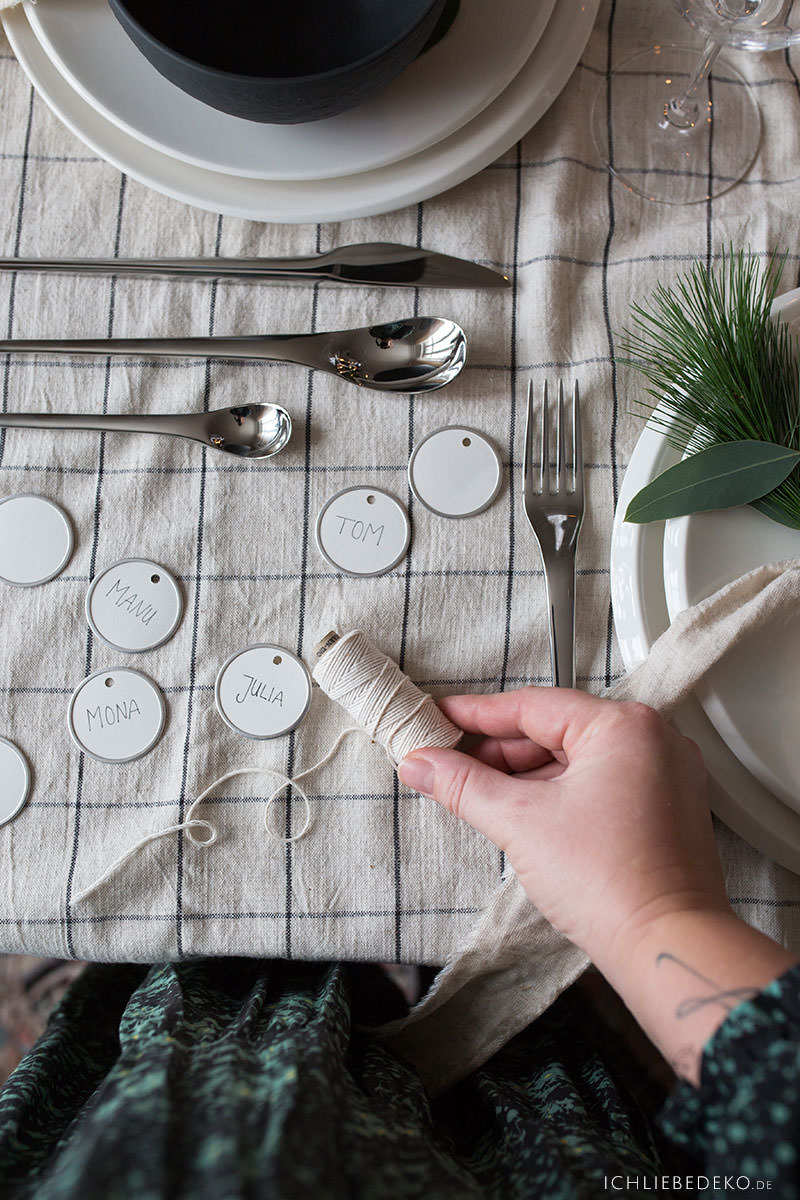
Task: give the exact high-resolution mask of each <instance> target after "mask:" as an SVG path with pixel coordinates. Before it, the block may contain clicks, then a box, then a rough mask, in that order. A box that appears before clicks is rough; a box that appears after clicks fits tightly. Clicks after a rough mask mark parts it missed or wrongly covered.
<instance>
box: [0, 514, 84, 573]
mask: <svg viewBox="0 0 800 1200" xmlns="http://www.w3.org/2000/svg"><path fill="white" fill-rule="evenodd" d="M73 545H74V539H73V535H72V525H71V524H70V521H69V518H68V517H67V514H66V513H65V512H64V510H63V509H62V508H59V506H58V505H57V504H55V503H54V502H53V501H52V500H47V499H45V497H44V496H32V495H29V494H28V493H23V494H21V495H19V496H6V498H5V499H4V500H0V579H2V580H3V581H4V582H5V583H12V584H14V585H15V586H16V587H35V586H36V585H37V584H39V583H47V581H48V580H49V579H54V578H55V576H56V575H58V574H59V572H60V571H63V570H64V567H65V566H66V565H67V563H68V562H69V559H70V555H71V554H72V548H73Z"/></svg>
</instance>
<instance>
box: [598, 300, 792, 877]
mask: <svg viewBox="0 0 800 1200" xmlns="http://www.w3.org/2000/svg"><path fill="white" fill-rule="evenodd" d="M773 314H775V315H778V314H779V315H780V316H781V318H782V319H783V320H786V321H789V322H791V323H792V324H794V323H796V322H797V323H799V324H800V289H798V290H797V291H795V292H792V293H787V294H786V295H785V296H782V297H780V299H779V300H777V301H776V302H775V305H774V306H773ZM679 457H680V455H679V454H678V452H677V451H676V450H674V449H672V447H671V446H669V445H668V443H667V441H666V439H665V437H664V435H663V433H662V432H661V431H660V430H659V429H657V428H656V427H655V426H654V425H653V424H651V423H648V424H647V425H646V426H645V429H644V432H643V433H642V436H641V437H640V438H639V441H638V442H637V444H636V447H635V449H634V452H633V454H632V456H631V460H630V463H629V465H628V469H627V471H626V473H625V478H624V480H623V484H622V488H621V490H620V496H619V501H618V504H617V511H616V514H615V517H614V528H613V533H612V542H611V599H612V604H613V610H614V628H615V631H616V634H617V640H618V643H619V647H620V653H621V655H622V660H623V662H624V664H625V667H626V668H627V669H628V670H631V669H632V668H633V667H634V666H636V664H637V663H639V662H641V661H642V660H643V659H644V658H646V656H647V654H648V651H649V649H650V647H651V646H652V644H653V642H654V641H655V640H656V638H657V637H658V636H659V634H661V633H663V631H664V630H665V629H666V628H667V626H668V625H669V623H670V613H669V610H668V608H667V600H666V595H665V578H664V562H665V549H664V524H663V523H661V522H655V523H653V524H651V525H632V524H626V522H625V521H624V520H623V514H624V512H625V510H626V508H627V506H628V504H629V503H630V501H631V500H632V499H633V497H634V496H635V495H636V493H637V492H638V491H639V490H640V489H641V488H643V487H644V486H645V484H647V483H649V482H650V480H651V479H654V478H655V476H656V475H659V474H660V473H661V472H662V471H664V470H666V468H667V467H670V466H672V465H673V464H674V463H676V462H677V461H678V459H679ZM719 515H721V514H719ZM756 515H758V514H756ZM768 524H771V523H769V522H768ZM699 528H700V527H699V525H698V529H699ZM777 528H779V527H777V526H776V529H777ZM773 536H777V537H780V535H773ZM765 550H766V553H765V554H764V555H762V556H760V557H759V558H758V561H755V562H753V561H751V562H749V563H747V565H745V566H743V567H742V570H747V569H749V568H750V567H751V566H757V565H758V563H759V562H766V561H770V559H772V558H774V557H778V558H781V557H790V556H791V554H789V555H787V554H784V553H781V554H778V555H772V554H771V553H770V552H769V550H767V549H766V547H765ZM675 553H676V552H675V551H672V550H670V551H668V553H667V559H668V561H670V562H672V561H673V559H674V555H675ZM741 573H742V571H741V570H739V569H738V568H737V567H736V566H733V567H732V568H731V569H730V571H729V573H728V575H727V576H726V578H733V577H735V576H736V575H737V574H741ZM719 582H720V583H722V582H724V580H723V579H720V580H719ZM666 586H667V587H668V589H669V590H671V591H672V590H673V589H674V588H675V587H676V585H675V584H674V582H673V581H670V582H669V584H667V585H666ZM715 586H717V585H716V584H711V585H710V587H709V590H713V588H714V587H715ZM682 607H685V605H683V606H682ZM755 636H759V635H755ZM798 640H800V635H798ZM795 661H796V659H795ZM743 678H744V676H740V677H739V678H738V690H739V691H740V692H744V691H747V690H748V689H749V688H750V681H749V679H748V683H747V687H746V688H745V687H743V685H742V681H743ZM796 679H797V675H796V674H795V676H794V680H793V681H792V686H791V688H790V689H789V690H788V691H787V692H786V693H784V694H785V695H786V696H788V697H789V703H790V704H791V705H792V707H793V710H795V711H796V709H797V704H796V701H795V700H794V699H793V697H794V696H795V695H796V690H797V689H796ZM774 694H775V693H773V692H771V691H768V692H767V693H766V695H765V696H762V701H763V702H764V703H765V704H767V705H768V704H769V701H770V699H771V698H772V696H773V695H774ZM776 707H777V706H776ZM736 719H737V720H739V721H740V720H741V719H742V715H741V713H739V712H737V713H736ZM675 720H676V724H677V725H678V727H679V728H680V729H681V730H682V732H684V733H685V734H687V735H688V736H689V737H692V738H694V740H695V741H696V742H697V743H698V745H699V746H700V747H701V749H702V751H703V755H704V757H705V760H706V766H707V767H708V771H709V775H710V777H711V783H712V807H713V809H714V811H715V812H716V813H717V815H718V816H719V817H721V819H722V820H723V821H725V823H726V824H727V825H729V826H730V827H731V829H733V830H734V831H735V832H736V833H738V834H739V835H740V837H742V838H744V840H745V841H747V842H749V843H750V845H752V846H755V848H756V849H757V850H760V851H761V852H762V853H764V854H766V855H767V856H768V857H770V858H772V859H774V860H775V861H776V862H778V863H781V864H782V865H783V866H785V867H788V868H789V869H790V870H792V871H796V872H800V814H799V813H798V812H797V811H795V809H794V808H791V807H789V806H788V805H787V804H785V803H784V802H783V801H782V800H780V799H779V798H778V796H777V794H776V793H775V791H773V790H772V789H771V788H770V787H768V786H766V785H765V783H764V782H763V781H762V780H760V779H758V778H756V777H755V775H753V774H751V772H750V771H749V770H747V769H746V768H745V766H744V765H743V763H742V762H741V761H740V758H739V757H738V756H737V754H735V753H734V752H733V750H732V749H731V748H730V746H729V745H728V744H727V743H726V741H725V740H724V739H723V737H721V736H720V733H719V732H718V731H717V729H716V728H715V726H714V724H712V722H711V720H710V719H709V716H708V715H707V713H706V712H705V711H704V709H703V707H702V706H701V703H700V700H699V699H698V698H695V697H692V698H691V699H690V700H688V701H687V702H686V703H685V704H683V705H681V707H680V708H679V709H678V711H677V713H676V715H675ZM731 740H732V744H736V742H735V739H734V738H733V737H732V739H731ZM756 748H757V751H758V757H763V756H764V754H765V753H766V752H765V750H764V749H763V746H761V744H760V742H759V739H758V738H756ZM737 750H741V747H740V746H739V745H737ZM773 782H774V781H773Z"/></svg>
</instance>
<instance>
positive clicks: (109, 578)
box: [86, 558, 183, 654]
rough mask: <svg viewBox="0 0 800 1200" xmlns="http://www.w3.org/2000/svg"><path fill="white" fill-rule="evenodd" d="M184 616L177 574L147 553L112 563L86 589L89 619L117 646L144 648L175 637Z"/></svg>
mask: <svg viewBox="0 0 800 1200" xmlns="http://www.w3.org/2000/svg"><path fill="white" fill-rule="evenodd" d="M182 616H183V598H182V596H181V592H180V588H179V587H178V584H177V583H176V581H175V579H174V578H173V577H172V575H170V573H169V571H167V570H166V569H165V568H164V567H162V566H160V565H159V564H158V563H156V562H151V561H150V560H149V559H147V558H125V559H122V561H121V562H116V563H112V565H111V566H110V567H106V568H105V570H104V571H101V572H100V574H99V575H97V576H96V577H95V578H94V579H93V580H92V584H91V586H90V588H89V591H88V593H87V595H86V620H87V621H88V622H89V626H90V628H91V629H92V630H93V631H94V633H96V634H97V636H98V637H99V638H100V640H101V641H103V642H105V644H106V645H107V646H110V647H111V648H112V650H122V651H123V652H124V653H126V654H139V653H141V652H142V651H143V650H152V649H153V648H154V647H155V646H160V645H161V644H162V643H163V642H166V641H167V640H168V639H169V638H171V637H172V635H173V633H174V632H175V630H176V629H177V628H178V625H179V624H180V621H181V617H182Z"/></svg>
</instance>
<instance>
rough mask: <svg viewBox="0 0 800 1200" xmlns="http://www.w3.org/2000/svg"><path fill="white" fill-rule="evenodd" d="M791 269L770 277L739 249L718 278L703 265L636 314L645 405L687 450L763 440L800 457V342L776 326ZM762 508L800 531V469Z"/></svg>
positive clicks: (634, 333) (633, 344) (629, 337)
mask: <svg viewBox="0 0 800 1200" xmlns="http://www.w3.org/2000/svg"><path fill="white" fill-rule="evenodd" d="M784 263H785V256H784V257H783V258H781V259H778V258H777V257H776V256H775V255H773V256H772V257H771V258H770V259H769V261H768V263H767V265H766V267H765V268H762V267H761V266H760V264H759V262H758V260H757V259H756V258H755V257H753V256H752V255H749V254H746V253H745V252H743V251H740V252H739V253H734V251H733V249H732V248H731V249H729V251H728V252H727V253H726V254H724V255H723V258H722V262H721V264H720V266H719V268H718V269H717V270H708V269H707V268H706V267H705V266H703V265H702V264H700V263H696V264H695V265H694V266H693V267H692V268H691V270H690V271H689V272H688V274H686V275H684V276H681V277H680V278H679V279H678V280H677V282H676V284H675V285H674V287H673V288H672V289H669V288H666V287H664V286H663V285H661V284H659V285H658V286H657V287H656V289H655V291H654V293H653V295H652V297H651V299H650V302H649V305H648V306H645V305H639V304H634V305H633V306H632V309H631V312H632V318H631V320H632V326H631V328H630V329H627V330H625V331H624V333H623V337H622V339H621V345H622V350H623V356H624V357H623V358H622V361H623V362H625V363H626V364H627V365H628V366H631V367H634V368H635V369H636V370H638V371H639V372H640V373H641V374H642V375H643V376H644V378H645V379H646V381H647V383H648V384H649V386H648V387H647V388H646V389H645V392H646V395H648V396H649V397H651V398H652V402H649V401H647V400H639V401H636V402H635V404H636V406H637V407H638V408H640V409H643V410H644V411H645V412H646V413H647V415H648V416H649V417H650V418H651V419H653V420H654V421H655V423H656V424H657V425H658V426H660V427H661V428H662V429H663V431H664V433H665V436H666V437H667V440H668V441H669V442H670V443H671V444H672V445H674V446H675V447H676V448H677V449H679V450H681V451H683V450H684V449H685V447H686V445H687V444H688V443H690V442H691V445H692V447H693V448H694V449H697V450H701V449H705V448H707V447H709V446H714V445H718V444H719V443H721V442H735V441H746V440H755V441H764V442H771V443H773V444H776V445H781V446H788V447H789V448H790V449H792V450H800V371H799V370H798V362H797V357H798V349H797V344H796V339H795V337H794V335H793V334H792V333H791V332H790V330H789V328H788V326H787V325H786V324H784V323H783V322H781V321H773V320H772V319H771V317H770V310H771V308H772V303H773V301H774V299H775V296H776V295H777V290H778V286H779V284H780V279H781V274H782V271H783V266H784ZM656 405H659V406H660V411H659V412H657V413H655V416H654V409H655V407H656ZM754 504H755V505H756V507H758V508H759V509H760V510H761V511H764V512H766V513H767V515H768V516H771V517H772V518H773V519H774V520H778V521H781V523H783V524H786V525H790V526H792V527H793V528H800V468H797V469H795V470H794V471H793V472H792V474H791V475H790V476H789V477H788V479H786V480H785V481H784V482H783V483H782V484H781V485H780V486H779V487H777V488H775V489H774V490H773V491H772V492H770V493H769V495H768V496H765V497H763V498H762V499H761V500H758V501H754Z"/></svg>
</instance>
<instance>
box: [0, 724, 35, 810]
mask: <svg viewBox="0 0 800 1200" xmlns="http://www.w3.org/2000/svg"><path fill="white" fill-rule="evenodd" d="M30 788H31V769H30V767H29V766H28V760H27V759H26V758H25V755H24V754H23V753H22V751H21V750H20V749H19V747H18V746H15V745H14V743H13V742H9V741H8V740H7V739H6V738H4V737H0V825H5V823H6V821H11V820H12V819H13V818H14V817H15V816H16V815H17V813H18V812H19V810H20V809H21V808H22V806H23V804H24V803H25V801H26V800H27V799H28V792H29V791H30Z"/></svg>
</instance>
